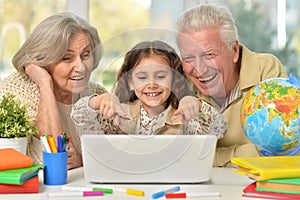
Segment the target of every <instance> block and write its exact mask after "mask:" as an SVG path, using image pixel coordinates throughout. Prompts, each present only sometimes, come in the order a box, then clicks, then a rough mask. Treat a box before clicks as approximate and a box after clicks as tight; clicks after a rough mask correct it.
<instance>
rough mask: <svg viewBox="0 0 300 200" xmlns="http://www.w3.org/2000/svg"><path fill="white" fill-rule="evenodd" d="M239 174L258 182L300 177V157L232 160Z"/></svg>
mask: <svg viewBox="0 0 300 200" xmlns="http://www.w3.org/2000/svg"><path fill="white" fill-rule="evenodd" d="M231 162H232V163H233V164H236V165H237V166H238V168H237V170H235V171H236V172H237V173H240V174H244V175H246V176H248V177H249V178H253V179H255V180H257V181H262V180H269V179H278V178H295V177H300V156H266V157H249V158H232V159H231Z"/></svg>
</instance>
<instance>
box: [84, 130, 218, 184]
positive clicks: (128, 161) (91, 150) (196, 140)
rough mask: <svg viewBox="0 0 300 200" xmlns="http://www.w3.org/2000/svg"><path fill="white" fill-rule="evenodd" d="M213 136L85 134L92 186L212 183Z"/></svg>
mask: <svg viewBox="0 0 300 200" xmlns="http://www.w3.org/2000/svg"><path fill="white" fill-rule="evenodd" d="M216 142H217V138H216V136H214V135H151V136H145V135H83V136H81V144H82V156H83V169H84V177H85V180H86V181H88V182H92V183H201V182H205V181H208V180H210V178H211V170H212V165H213V159H214V155H215V148H216Z"/></svg>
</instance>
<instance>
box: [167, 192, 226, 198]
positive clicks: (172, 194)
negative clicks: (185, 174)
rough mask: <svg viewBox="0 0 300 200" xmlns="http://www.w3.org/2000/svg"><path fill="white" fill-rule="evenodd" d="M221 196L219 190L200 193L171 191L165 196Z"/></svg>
mask: <svg viewBox="0 0 300 200" xmlns="http://www.w3.org/2000/svg"><path fill="white" fill-rule="evenodd" d="M219 196H221V195H220V193H219V192H199V193H169V194H166V195H165V197H166V198H167V199H176V198H184V199H185V198H197V197H219Z"/></svg>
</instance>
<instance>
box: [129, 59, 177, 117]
mask: <svg viewBox="0 0 300 200" xmlns="http://www.w3.org/2000/svg"><path fill="white" fill-rule="evenodd" d="M172 78H173V75H172V69H171V67H170V66H169V63H168V62H167V61H166V60H165V59H163V58H161V57H160V56H157V55H155V54H154V55H151V56H150V57H147V58H143V59H142V60H141V61H140V62H139V63H138V64H137V66H135V67H134V69H133V71H132V73H131V76H130V78H129V86H130V88H131V89H133V90H134V92H135V94H136V96H137V97H138V98H139V99H140V100H141V102H142V104H143V107H144V109H145V110H146V111H147V112H148V113H149V112H150V109H151V107H155V106H159V105H160V106H162V107H164V108H166V106H167V100H168V98H169V96H170V95H171V85H172Z"/></svg>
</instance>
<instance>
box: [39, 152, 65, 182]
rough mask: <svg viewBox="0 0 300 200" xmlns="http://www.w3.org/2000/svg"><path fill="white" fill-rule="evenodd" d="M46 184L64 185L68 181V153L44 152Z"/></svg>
mask: <svg viewBox="0 0 300 200" xmlns="http://www.w3.org/2000/svg"><path fill="white" fill-rule="evenodd" d="M43 164H44V184H45V185H64V184H66V183H67V179H68V152H67V151H66V152H58V153H47V152H43Z"/></svg>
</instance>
